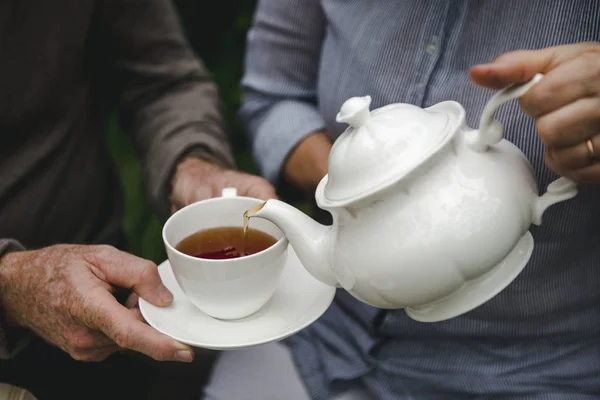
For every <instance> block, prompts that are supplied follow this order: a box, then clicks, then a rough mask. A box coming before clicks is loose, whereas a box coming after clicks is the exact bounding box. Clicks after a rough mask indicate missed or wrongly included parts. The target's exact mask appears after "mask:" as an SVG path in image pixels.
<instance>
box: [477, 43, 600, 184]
mask: <svg viewBox="0 0 600 400" xmlns="http://www.w3.org/2000/svg"><path fill="white" fill-rule="evenodd" d="M536 73H543V74H545V76H544V78H543V79H542V80H541V81H540V82H539V83H538V84H536V85H535V86H534V87H533V88H531V89H530V90H529V91H528V92H527V94H526V95H524V96H523V97H522V98H521V100H520V102H521V107H522V108H523V110H524V112H525V113H526V114H527V115H529V116H531V117H534V118H536V127H537V130H538V132H539V135H540V138H541V140H542V141H543V143H544V145H545V146H546V164H547V165H548V166H549V167H550V168H551V169H552V170H553V171H555V172H556V173H558V174H559V175H563V176H566V177H568V178H571V179H573V180H575V181H577V182H581V183H600V163H596V161H597V160H598V159H599V158H598V157H600V43H598V42H585V43H577V44H570V45H564V46H557V47H551V48H547V49H542V50H534V51H524V50H523V51H515V52H510V53H506V54H503V55H502V56H500V57H499V58H498V59H496V60H495V61H494V62H492V63H490V64H482V65H478V66H475V67H473V68H472V69H471V79H472V80H473V81H474V82H475V83H477V84H479V85H481V86H485V87H488V88H492V89H499V88H502V87H504V86H507V85H509V84H512V83H518V82H525V81H528V80H530V79H531V78H533V76H534V75H535V74H536Z"/></svg>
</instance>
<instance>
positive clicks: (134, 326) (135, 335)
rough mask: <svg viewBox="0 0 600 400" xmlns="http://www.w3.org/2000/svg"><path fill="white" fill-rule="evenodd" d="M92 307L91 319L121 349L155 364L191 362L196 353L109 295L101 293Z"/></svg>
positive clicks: (92, 302)
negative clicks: (172, 361)
mask: <svg viewBox="0 0 600 400" xmlns="http://www.w3.org/2000/svg"><path fill="white" fill-rule="evenodd" d="M90 304H91V305H93V306H95V307H94V308H93V309H92V310H90V313H89V314H88V315H89V318H90V319H91V320H92V322H93V323H94V324H95V326H96V327H97V328H98V329H100V330H102V331H103V332H104V333H106V335H107V336H108V337H109V338H111V339H112V340H113V341H114V342H115V343H116V344H117V345H118V346H119V347H122V348H124V349H130V350H134V351H137V352H140V353H143V354H146V355H147V356H149V357H152V358H154V359H155V360H159V361H164V360H174V361H184V362H191V361H192V360H193V358H194V353H193V351H192V349H191V348H190V347H189V346H186V345H184V344H182V343H179V342H177V341H176V340H174V339H171V338H170V337H168V336H166V335H163V334H162V333H160V332H158V331H156V330H155V329H153V328H152V327H150V326H149V325H147V324H145V323H144V322H142V321H141V320H140V319H139V318H140V317H141V314H139V310H138V309H133V310H127V309H126V308H125V307H123V306H122V305H121V304H119V303H118V302H116V301H114V298H113V297H112V296H110V294H109V293H108V292H105V291H98V292H97V293H95V294H94V298H93V299H92V300H91V301H90Z"/></svg>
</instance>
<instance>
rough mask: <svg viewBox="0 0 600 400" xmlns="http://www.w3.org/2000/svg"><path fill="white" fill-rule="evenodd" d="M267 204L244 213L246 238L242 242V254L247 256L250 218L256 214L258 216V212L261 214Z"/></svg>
mask: <svg viewBox="0 0 600 400" xmlns="http://www.w3.org/2000/svg"><path fill="white" fill-rule="evenodd" d="M264 205H265V203H263V204H259V205H258V206H256V207H252V208H251V209H249V210H246V211H245V212H244V237H243V240H242V254H246V250H245V247H246V238H247V234H248V227H249V226H250V217H252V216H253V215H254V214H256V213H257V212H259V211H260V210H261V209H262V208H263V207H264Z"/></svg>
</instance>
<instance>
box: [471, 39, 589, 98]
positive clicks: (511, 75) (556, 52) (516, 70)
mask: <svg viewBox="0 0 600 400" xmlns="http://www.w3.org/2000/svg"><path fill="white" fill-rule="evenodd" d="M597 46H598V45H597V43H593V42H583V43H575V44H567V45H564V46H556V47H548V48H545V49H541V50H518V51H513V52H510V53H505V54H503V55H501V56H500V57H498V58H497V59H496V60H495V61H494V62H492V63H489V64H480V65H476V66H474V67H473V68H471V72H470V76H471V80H473V82H475V83H476V84H478V85H480V86H484V87H487V88H490V89H502V88H503V87H506V86H508V85H510V84H513V83H521V82H527V81H529V80H531V79H532V78H533V76H534V75H535V74H537V73H542V74H547V73H548V72H550V71H552V70H553V69H554V68H556V67H557V66H558V65H560V64H562V63H564V62H565V61H567V60H570V59H571V58H573V57H576V56H578V55H580V54H582V53H584V52H586V51H589V50H593V49H595V48H597Z"/></svg>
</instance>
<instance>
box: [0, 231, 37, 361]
mask: <svg viewBox="0 0 600 400" xmlns="http://www.w3.org/2000/svg"><path fill="white" fill-rule="evenodd" d="M19 250H23V246H21V244H20V243H19V242H17V241H16V240H13V239H2V238H0V261H1V260H2V256H3V255H5V254H6V253H8V252H11V251H19ZM0 266H1V264H0ZM1 298H2V293H0V299H1ZM0 303H1V302H0ZM29 339H30V336H29V333H28V332H23V331H22V330H8V329H7V327H6V323H5V319H4V312H3V310H2V309H1V308H0V360H5V359H7V358H12V357H14V356H15V354H17V353H18V352H19V351H20V350H22V349H23V348H24V347H25V346H26V345H27V343H29Z"/></svg>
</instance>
